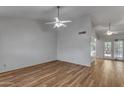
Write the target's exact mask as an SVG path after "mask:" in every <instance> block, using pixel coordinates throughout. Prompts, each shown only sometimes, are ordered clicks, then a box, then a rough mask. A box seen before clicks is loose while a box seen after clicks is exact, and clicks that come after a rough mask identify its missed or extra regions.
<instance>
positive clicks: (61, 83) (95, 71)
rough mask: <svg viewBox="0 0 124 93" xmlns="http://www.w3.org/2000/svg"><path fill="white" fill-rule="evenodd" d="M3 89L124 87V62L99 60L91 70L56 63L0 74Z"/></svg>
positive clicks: (65, 63)
mask: <svg viewBox="0 0 124 93" xmlns="http://www.w3.org/2000/svg"><path fill="white" fill-rule="evenodd" d="M0 86H1V87H83V86H84V87H87V86H93V87H99V86H102V87H105V86H108V87H113V86H117V87H118V86H124V63H123V62H118V61H110V60H100V59H97V60H96V62H95V63H93V64H92V66H91V67H86V66H81V65H75V64H71V63H67V62H61V61H54V62H48V63H44V64H40V65H36V66H32V67H27V68H23V69H18V70H14V71H10V72H6V73H1V74H0Z"/></svg>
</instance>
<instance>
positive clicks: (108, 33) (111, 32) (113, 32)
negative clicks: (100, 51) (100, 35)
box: [106, 23, 122, 36]
mask: <svg viewBox="0 0 124 93" xmlns="http://www.w3.org/2000/svg"><path fill="white" fill-rule="evenodd" d="M110 29H111V24H110V23H109V29H108V31H107V32H106V34H107V35H108V36H111V35H113V34H118V33H119V32H122V31H117V32H116V31H111V30H110Z"/></svg>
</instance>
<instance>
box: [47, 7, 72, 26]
mask: <svg viewBox="0 0 124 93" xmlns="http://www.w3.org/2000/svg"><path fill="white" fill-rule="evenodd" d="M57 9H58V16H57V17H55V18H54V19H55V21H54V22H47V23H46V24H53V25H54V26H53V28H60V27H66V25H65V23H69V22H72V21H71V20H65V21H62V20H60V14H59V9H60V6H57Z"/></svg>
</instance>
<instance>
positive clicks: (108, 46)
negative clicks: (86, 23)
mask: <svg viewBox="0 0 124 93" xmlns="http://www.w3.org/2000/svg"><path fill="white" fill-rule="evenodd" d="M104 57H106V58H111V57H112V43H111V42H105V43H104Z"/></svg>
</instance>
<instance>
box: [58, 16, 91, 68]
mask: <svg viewBox="0 0 124 93" xmlns="http://www.w3.org/2000/svg"><path fill="white" fill-rule="evenodd" d="M71 20H72V21H73V22H72V23H69V24H67V25H68V27H67V28H61V29H59V30H60V31H58V43H57V44H58V49H57V56H58V57H57V58H58V60H62V61H67V62H72V63H76V64H81V65H88V66H89V65H90V63H91V56H90V38H91V22H90V19H89V17H84V16H83V17H79V18H77V19H71ZM81 31H87V33H86V34H82V35H79V34H78V32H81Z"/></svg>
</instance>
